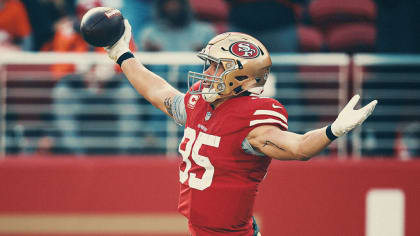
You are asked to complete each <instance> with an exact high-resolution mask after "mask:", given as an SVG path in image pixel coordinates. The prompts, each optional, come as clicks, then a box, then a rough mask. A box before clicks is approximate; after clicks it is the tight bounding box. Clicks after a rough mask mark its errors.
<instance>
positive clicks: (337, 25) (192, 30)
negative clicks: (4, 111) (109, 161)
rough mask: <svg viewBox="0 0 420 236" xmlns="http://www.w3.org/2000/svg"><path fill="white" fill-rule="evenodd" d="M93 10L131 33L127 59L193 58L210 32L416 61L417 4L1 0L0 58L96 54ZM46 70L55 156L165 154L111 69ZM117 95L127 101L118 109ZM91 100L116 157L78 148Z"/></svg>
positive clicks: (273, 47) (46, 141)
mask: <svg viewBox="0 0 420 236" xmlns="http://www.w3.org/2000/svg"><path fill="white" fill-rule="evenodd" d="M98 6H109V7H114V8H117V9H120V10H121V12H122V14H123V15H124V17H125V18H127V19H128V20H129V21H130V23H131V25H132V29H133V41H132V45H131V47H132V50H138V51H149V52H157V51H198V50H201V49H202V48H203V47H204V46H205V44H206V43H207V42H208V41H209V40H210V39H211V38H212V37H214V36H215V35H217V34H218V33H221V32H225V31H240V32H244V33H248V34H251V35H253V36H255V37H256V38H258V39H259V40H261V41H262V42H263V43H264V44H265V45H266V46H267V48H268V50H269V51H270V52H271V53H282V52H287V53H288V52H298V53H307V52H325V53H328V52H340V53H348V54H353V53H360V52H369V53H407V54H408V53H420V44H419V43H418V42H419V40H420V23H419V22H420V21H419V20H420V15H419V14H418V12H420V3H419V2H418V1H412V0H401V1H393V0H0V51H1V52H6V51H31V52H102V53H103V52H104V49H103V48H94V47H92V46H90V45H88V44H87V43H86V42H85V41H84V40H83V39H82V37H81V35H80V29H79V25H80V21H81V19H82V16H83V15H84V14H85V13H86V12H87V11H88V10H89V9H91V8H93V7H98ZM49 70H50V71H51V72H52V74H53V77H54V80H55V81H54V84H53V86H51V87H52V92H51V97H52V101H51V103H52V104H53V106H52V112H53V113H54V118H53V120H54V124H55V125H56V126H57V127H66V128H65V129H63V130H61V131H59V133H60V134H59V135H60V136H62V138H61V139H60V140H61V141H60V142H61V143H60V144H59V146H60V147H62V149H61V150H58V151H57V153H70V154H91V153H92V154H101V153H102V152H105V153H110V154H115V153H120V154H121V153H126V154H127V153H128V154H130V153H162V152H164V150H161V149H159V147H162V146H164V145H165V143H162V142H161V141H159V140H158V138H157V137H158V136H159V135H155V134H153V132H147V128H150V130H153V129H156V130H159V126H161V125H160V124H157V125H155V126H154V125H152V124H153V122H152V121H156V120H158V119H162V118H156V117H158V116H154V114H155V112H157V111H154V110H152V111H148V113H147V114H148V115H144V114H142V112H144V110H141V109H139V108H138V106H136V105H135V104H138V103H139V100H137V97H138V95H137V94H136V93H135V91H133V90H132V88H131V86H130V85H129V84H128V83H127V82H126V81H125V80H121V79H120V78H119V77H120V76H121V74H120V73H119V72H120V71H118V68H111V70H110V69H109V68H107V69H106V68H103V67H101V66H96V65H86V66H85V67H84V68H78V67H77V65H70V64H65V65H63V64H57V65H52V66H51V67H50V68H49ZM156 72H157V73H159V70H156ZM109 88H113V89H114V90H113V91H112V92H111V91H110V90H109ZM121 96H122V97H124V98H125V99H126V100H124V101H122V102H121V100H120V99H119V98H121ZM97 99H98V100H101V99H102V100H101V101H100V102H102V103H103V102H104V100H106V102H105V103H106V104H108V105H109V107H108V108H109V110H110V114H108V115H107V116H105V117H102V118H103V119H105V120H108V121H109V120H114V121H115V122H114V123H113V124H114V126H115V129H112V128H111V127H105V128H108V129H109V130H119V132H118V133H117V134H109V136H114V137H116V138H115V140H116V141H114V142H113V144H114V147H115V148H114V150H113V149H110V148H108V149H106V148H105V149H104V147H103V146H102V147H100V148H97V149H95V148H93V149H92V148H91V149H89V148H87V147H86V148H84V145H85V144H86V143H87V142H89V141H86V142H84V141H83V139H82V138H81V137H83V133H84V134H85V135H86V137H88V136H89V137H91V136H95V131H94V130H91V132H90V133H89V134H86V130H84V127H90V126H91V124H90V123H89V122H90V121H91V118H90V116H89V111H90V109H91V107H90V106H89V105H92V103H95V101H96V100H97ZM92 101H93V102H92ZM140 103H141V101H140ZM69 104H72V105H69ZM70 106H72V108H71V109H70V108H69V107H70ZM122 108H124V109H125V110H124V111H123V110H122ZM127 110H130V113H129V114H127V113H126V111H127ZM133 116H135V117H140V116H143V117H142V119H141V120H149V121H150V122H149V123H148V124H149V125H145V126H143V127H141V126H140V125H136V124H131V123H130V122H128V121H130V120H131V121H133V119H132V117H133ZM144 116H148V117H146V118H145V117H144ZM69 117H71V118H69ZM137 122H138V121H137ZM415 124H417V125H418V123H415ZM105 126H106V125H105ZM160 128H161V127H160ZM78 129H79V131H75V130H78ZM102 130H104V128H102ZM415 130H416V131H415V132H411V133H412V134H411V135H414V136H416V135H417V136H419V134H418V133H419V132H418V130H420V129H419V128H418V127H417V129H415ZM410 131H412V129H410ZM42 132H43V131H42ZM21 133H22V127H21V126H16V127H15V128H14V131H13V136H14V138H16V140H19V139H18V138H19V135H21ZM37 135H38V136H40V137H43V138H40V139H39V140H37V143H36V147H35V149H37V150H38V152H42V151H43V150H49V151H51V149H52V146H54V145H55V144H57V142H58V141H53V140H52V139H51V138H50V137H51V136H57V134H51V133H42V134H37ZM373 135H378V134H373ZM396 135H397V136H398V134H396ZM366 136H369V134H366ZM371 136H372V135H371ZM417 136H416V137H417ZM129 137H130V138H129ZM138 137H143V139H142V141H141V142H143V144H142V145H140V146H139V147H143V149H136V148H133V147H135V146H136V143H137V142H139V138H138ZM369 137H370V136H369ZM394 138H395V137H394ZM397 138H398V137H397ZM399 140H402V138H400V139H399ZM410 140H412V139H410ZM415 140H417V139H415ZM16 142H17V143H19V141H16ZM54 142H55V144H54ZM406 143H407V142H406ZM15 146H16V147H17V149H19V148H18V146H19V145H15ZM400 146H401V145H400ZM90 147H95V144H91V145H90ZM104 150H105V151H104ZM402 150H403V151H400V152H404V150H406V148H405V149H404V148H403V149H402ZM416 150H418V149H416ZM9 152H11V153H19V152H21V150H10V151H9ZM28 152H33V151H28ZM380 154H381V155H388V154H389V153H380ZM414 155H420V154H419V153H415V154H414Z"/></svg>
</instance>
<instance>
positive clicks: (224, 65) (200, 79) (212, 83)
mask: <svg viewBox="0 0 420 236" xmlns="http://www.w3.org/2000/svg"><path fill="white" fill-rule="evenodd" d="M198 57H199V58H200V59H202V60H203V61H204V64H203V71H202V72H201V73H198V72H192V71H189V72H188V89H189V90H190V93H191V94H201V96H202V97H203V99H204V100H206V101H207V102H210V103H211V102H214V101H215V100H217V99H218V98H220V97H222V96H223V95H226V85H225V83H224V80H223V78H224V76H225V75H227V74H228V73H230V72H231V71H233V70H234V68H235V61H234V60H233V59H220V58H215V57H212V56H210V55H207V54H204V53H198ZM212 63H213V64H215V65H216V69H215V70H214V72H213V74H208V73H206V71H207V70H208V68H209V67H210V66H211V65H212ZM221 70H223V72H220V71H221ZM218 74H220V75H218ZM197 83H199V85H198V87H196V88H195V86H193V85H195V84H197Z"/></svg>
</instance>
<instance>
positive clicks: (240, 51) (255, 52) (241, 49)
mask: <svg viewBox="0 0 420 236" xmlns="http://www.w3.org/2000/svg"><path fill="white" fill-rule="evenodd" d="M229 51H230V53H232V54H233V55H235V56H237V57H242V58H246V59H252V58H256V57H258V56H259V55H260V49H259V48H258V47H257V46H255V45H254V44H252V43H249V42H245V41H239V42H236V43H233V44H232V45H230V47H229Z"/></svg>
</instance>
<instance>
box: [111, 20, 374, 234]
mask: <svg viewBox="0 0 420 236" xmlns="http://www.w3.org/2000/svg"><path fill="white" fill-rule="evenodd" d="M125 27H126V29H125V33H124V34H123V36H122V37H121V39H120V40H119V41H118V42H117V43H115V44H114V45H113V46H111V47H108V48H106V50H107V52H108V55H109V57H110V58H111V59H113V60H114V61H115V62H116V63H118V64H119V65H120V66H121V68H122V70H123V72H124V74H125V75H126V77H127V79H128V80H129V81H130V82H131V84H132V85H133V86H134V87H135V88H136V90H137V91H138V92H139V93H140V94H141V95H143V96H144V97H145V98H146V99H147V100H148V101H149V102H150V103H152V104H153V105H154V106H156V107H157V108H159V109H160V110H162V111H163V112H165V113H166V114H167V115H168V116H170V117H172V118H173V119H174V120H175V121H176V122H177V123H178V124H181V125H184V126H185V130H184V137H183V139H182V141H181V143H180V145H179V152H180V154H181V155H182V158H183V162H182V164H181V165H180V167H179V182H180V185H181V187H180V196H179V205H178V210H179V212H180V213H182V214H183V215H185V216H186V217H187V218H188V225H189V231H190V233H191V234H192V235H194V236H196V235H198V236H205V235H212V236H214V235H246V236H253V235H260V234H259V232H258V231H259V230H258V227H257V225H256V223H255V219H254V218H253V216H252V211H253V205H254V201H255V197H256V194H257V188H258V185H259V183H260V182H261V181H262V179H263V178H264V176H265V175H266V172H267V168H268V166H269V164H270V161H271V160H272V159H273V158H274V159H278V160H308V159H310V158H311V157H313V156H314V155H316V154H318V153H319V152H320V151H321V150H323V149H324V148H325V147H327V146H328V145H329V144H330V143H331V142H332V141H333V140H334V139H336V138H337V137H340V136H342V135H344V134H345V133H347V132H349V131H350V130H352V129H353V128H355V127H356V126H358V125H360V124H361V123H362V122H363V121H364V120H365V119H366V118H367V117H368V116H369V115H370V114H371V113H372V111H373V109H374V107H375V105H376V103H377V101H376V100H375V101H372V102H371V103H369V104H368V105H366V106H365V107H363V108H361V109H359V110H354V109H353V108H354V107H355V105H356V103H357V102H358V100H359V96H358V95H356V96H354V97H353V98H352V99H351V100H350V101H349V103H348V104H347V105H346V106H345V107H344V109H343V110H342V111H341V112H340V114H339V115H338V117H337V119H336V120H335V121H334V122H333V123H332V124H331V125H329V126H327V127H323V128H320V129H315V130H312V131H309V132H307V133H305V134H296V133H293V132H289V131H287V129H288V122H287V118H288V115H287V111H286V109H285V107H284V106H283V105H282V104H281V103H279V102H278V101H276V100H275V99H272V98H262V97H258V96H253V95H258V94H261V93H262V91H263V87H264V84H265V82H266V80H267V76H268V74H269V72H270V67H271V59H270V54H269V52H268V51H267V49H266V48H265V47H264V45H262V44H261V43H260V42H259V41H258V40H257V39H255V38H253V37H251V36H249V35H246V34H242V33H237V32H228V33H223V34H220V35H218V36H216V37H214V38H213V39H212V40H211V41H210V42H209V43H208V44H207V46H206V47H205V48H204V49H203V50H202V51H201V52H199V53H198V57H199V58H201V59H202V60H203V62H204V69H203V71H202V72H201V73H197V72H189V73H188V80H189V81H188V83H189V85H190V87H189V89H188V91H187V92H186V93H185V94H183V93H181V92H179V91H178V90H177V89H175V88H173V87H172V86H171V85H169V84H168V83H167V82H166V81H165V80H164V79H162V78H160V77H159V76H157V75H156V74H154V73H153V72H151V71H149V70H148V69H146V68H145V67H144V66H143V65H142V64H141V62H139V60H137V59H136V58H135V57H134V55H133V54H132V53H131V52H130V49H129V41H130V39H131V27H130V24H129V23H128V21H127V20H125Z"/></svg>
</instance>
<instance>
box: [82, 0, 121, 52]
mask: <svg viewBox="0 0 420 236" xmlns="http://www.w3.org/2000/svg"><path fill="white" fill-rule="evenodd" d="M124 29H125V27H124V17H123V16H122V14H121V12H120V11H119V10H118V9H115V8H110V7H95V8H92V9H90V10H89V11H88V12H86V13H85V14H84V15H83V17H82V21H81V22H80V32H81V34H82V37H83V39H84V40H85V41H86V42H87V43H89V44H90V45H92V46H95V47H107V46H111V45H113V44H114V43H116V42H117V41H118V39H120V37H121V36H122V35H123V33H124Z"/></svg>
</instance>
